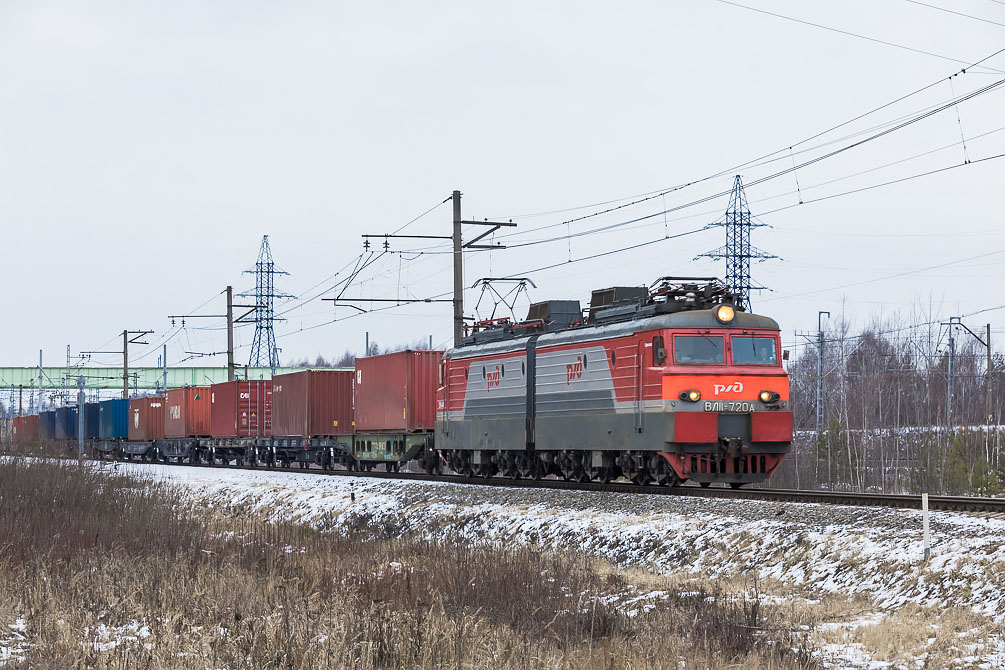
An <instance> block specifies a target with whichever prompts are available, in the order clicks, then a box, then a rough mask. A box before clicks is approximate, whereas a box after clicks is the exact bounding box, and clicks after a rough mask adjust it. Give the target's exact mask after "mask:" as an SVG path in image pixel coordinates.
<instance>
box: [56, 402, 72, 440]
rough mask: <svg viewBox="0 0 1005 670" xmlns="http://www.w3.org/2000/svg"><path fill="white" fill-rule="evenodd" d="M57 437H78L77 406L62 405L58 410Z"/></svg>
mask: <svg viewBox="0 0 1005 670" xmlns="http://www.w3.org/2000/svg"><path fill="white" fill-rule="evenodd" d="M55 435H56V439H57V440H76V439H77V408H76V407H60V408H59V409H57V410H56V432H55Z"/></svg>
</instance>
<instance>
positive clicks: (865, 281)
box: [765, 249, 1005, 302]
mask: <svg viewBox="0 0 1005 670" xmlns="http://www.w3.org/2000/svg"><path fill="white" fill-rule="evenodd" d="M1002 253H1005V249H998V250H997V251H988V252H986V253H983V254H978V255H976V256H970V257H968V258H961V259H959V260H955V261H949V262H947V263H939V264H937V265H929V266H927V267H923V268H918V269H917V270H907V271H905V272H897V273H895V274H891V275H885V276H883V277H876V278H873V279H863V280H862V281H857V282H851V283H849V284H841V285H840V286H831V287H828V288H821V289H815V290H812V291H804V292H802V293H793V294H791V295H781V296H777V297H774V298H766V299H765V302H768V301H771V300H786V299H788V298H798V297H801V296H805V295H813V294H816V293H824V292H826V291H834V290H837V289H842V288H849V287H852V286H861V285H863V284H872V283H874V282H878V281H886V280H887V279H896V278H897V277H904V276H907V275H913V274H918V273H919V272H925V271H927V270H936V269H938V268H944V267H948V266H950V265H959V264H960V263H966V262H967V261H973V260H977V259H979V258H987V257H988V256H996V255H998V254H1002Z"/></svg>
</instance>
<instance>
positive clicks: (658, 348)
mask: <svg viewBox="0 0 1005 670" xmlns="http://www.w3.org/2000/svg"><path fill="white" fill-rule="evenodd" d="M666 362H667V349H666V345H665V344H664V343H663V336H662V335H657V336H656V337H654V338H653V365H666Z"/></svg>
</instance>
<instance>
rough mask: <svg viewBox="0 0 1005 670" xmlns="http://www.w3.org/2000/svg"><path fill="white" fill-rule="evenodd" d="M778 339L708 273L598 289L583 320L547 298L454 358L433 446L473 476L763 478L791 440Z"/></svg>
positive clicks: (774, 328) (446, 371)
mask: <svg viewBox="0 0 1005 670" xmlns="http://www.w3.org/2000/svg"><path fill="white" fill-rule="evenodd" d="M780 347H781V342H780V337H779V328H778V324H777V323H776V322H775V321H774V320H772V319H771V318H768V317H766V316H761V315H756V314H751V313H748V312H745V311H743V309H742V308H741V307H740V305H739V304H738V301H737V300H736V299H735V296H733V295H732V294H730V293H729V291H728V290H727V289H726V287H724V286H723V285H722V284H721V283H719V282H717V281H715V280H714V279H711V278H708V279H705V278H698V279H692V278H675V277H664V278H661V279H660V280H658V281H657V282H655V283H654V284H653V285H652V286H651V287H649V289H648V290H647V289H646V288H644V287H617V288H612V289H604V290H600V291H595V292H594V293H593V298H592V300H591V303H590V308H589V310H588V312H587V313H586V314H585V315H584V314H582V313H581V312H580V310H579V304H578V302H577V301H551V302H544V303H537V304H535V305H532V306H531V310H530V313H529V314H528V318H527V319H526V320H525V321H523V322H520V323H508V322H502V323H499V322H492V323H487V324H483V325H482V326H481V327H476V328H474V329H473V331H472V332H471V334H470V335H469V336H468V337H467V338H466V339H465V341H464V343H463V344H462V346H459V347H456V348H454V349H451V350H449V351H447V352H446V353H445V355H444V357H443V361H442V363H441V372H440V377H441V386H440V388H439V392H438V396H437V422H436V433H435V444H436V449H437V452H438V454H439V456H440V457H441V460H442V463H444V464H445V465H446V466H448V467H449V468H450V469H452V470H454V471H455V472H458V473H462V474H466V475H469V476H470V475H480V476H484V477H490V476H494V475H497V474H502V475H504V476H507V477H512V478H519V477H531V478H541V477H545V476H548V475H559V476H562V477H564V478H566V479H570V480H577V481H590V480H597V481H601V482H608V481H611V480H612V479H615V478H618V477H622V476H623V477H626V478H628V479H630V480H631V481H633V482H636V483H638V484H648V483H658V484H668V485H676V484H680V483H682V482H684V481H687V480H692V481H695V482H698V483H700V484H702V485H704V486H707V485H709V484H711V483H713V482H722V483H728V484H730V485H732V486H734V487H739V486H742V485H743V484H747V483H752V482H761V481H764V480H765V479H767V478H768V477H769V476H770V475H771V474H772V473H773V472H774V471H775V470H776V469H777V468H778V466H779V465H780V464H781V462H782V459H783V458H784V456H785V454H786V453H787V452H788V451H789V447H790V443H791V441H792V412H791V411H790V409H789V407H788V400H789V384H788V376H787V374H786V372H785V370H784V368H783V366H782V356H781V355H780ZM424 465H425V466H426V469H427V470H435V469H436V468H437V467H438V466H439V462H438V461H437V460H436V459H433V458H427V459H426V460H425V462H424Z"/></svg>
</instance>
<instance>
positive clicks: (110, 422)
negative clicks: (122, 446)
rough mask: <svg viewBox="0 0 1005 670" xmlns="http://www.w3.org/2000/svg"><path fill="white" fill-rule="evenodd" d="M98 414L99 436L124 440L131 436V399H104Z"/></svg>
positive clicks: (99, 404) (104, 438) (100, 403)
mask: <svg viewBox="0 0 1005 670" xmlns="http://www.w3.org/2000/svg"><path fill="white" fill-rule="evenodd" d="M98 406H99V407H100V410H99V415H98V437H99V438H101V439H102V440H124V439H126V438H128V437H129V400H127V399H126V398H116V399H115V400H102V401H101V402H99V403H98Z"/></svg>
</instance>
